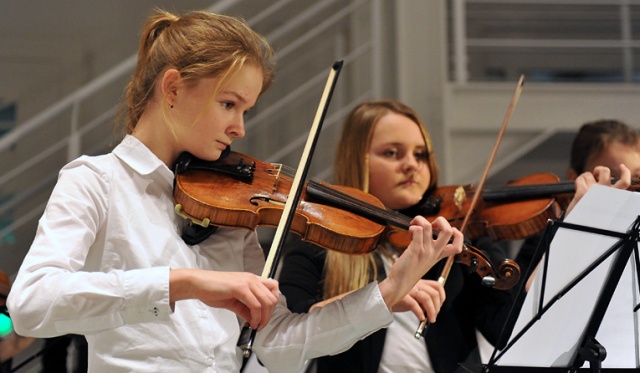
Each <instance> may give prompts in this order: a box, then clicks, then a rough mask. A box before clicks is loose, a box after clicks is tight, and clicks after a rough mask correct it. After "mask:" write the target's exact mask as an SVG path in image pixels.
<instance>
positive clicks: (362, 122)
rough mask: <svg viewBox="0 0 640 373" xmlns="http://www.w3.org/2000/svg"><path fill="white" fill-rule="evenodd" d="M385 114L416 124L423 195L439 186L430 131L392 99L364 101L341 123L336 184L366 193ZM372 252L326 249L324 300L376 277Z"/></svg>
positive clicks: (336, 162)
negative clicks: (424, 169)
mask: <svg viewBox="0 0 640 373" xmlns="http://www.w3.org/2000/svg"><path fill="white" fill-rule="evenodd" d="M388 113H397V114H400V115H404V116H406V117H407V118H409V119H411V120H412V121H413V122H415V123H416V124H417V125H418V127H420V131H421V132H422V136H423V137H424V141H425V144H426V146H427V152H428V160H427V164H428V167H429V171H430V172H431V181H430V183H429V186H428V188H427V191H426V193H425V195H428V194H429V193H431V192H432V191H433V190H435V189H436V188H437V186H438V166H437V163H436V160H435V156H434V153H433V146H432V144H431V138H430V136H429V132H428V131H427V128H426V127H425V125H424V123H423V122H422V121H421V120H420V117H419V116H418V114H417V113H416V112H415V111H414V110H413V109H411V108H410V107H408V106H407V105H404V104H402V103H400V102H397V101H394V100H387V99H385V100H375V101H367V102H363V103H361V104H359V105H357V106H356V107H355V108H353V109H352V110H351V112H350V113H349V115H347V118H346V119H345V121H344V125H343V127H342V134H341V136H340V140H339V142H338V149H337V152H336V158H335V160H336V161H335V163H334V172H335V177H336V184H338V185H345V186H350V187H354V188H358V189H360V190H363V191H365V192H368V190H369V165H368V161H367V159H368V156H367V155H368V153H369V146H370V144H371V137H372V135H373V129H374V127H375V124H376V123H377V122H378V121H379V120H380V118H382V117H383V116H385V115H386V114H388ZM374 255H375V254H373V253H369V254H364V255H349V254H343V253H339V252H336V251H331V250H329V251H328V252H327V257H326V259H325V267H324V268H325V274H324V278H325V281H324V290H323V291H324V298H325V299H328V298H331V297H333V296H336V295H339V294H342V293H345V292H348V291H351V290H356V289H359V288H361V287H363V286H365V285H366V284H367V283H369V282H370V281H371V280H372V279H375V278H376V277H377V275H378V274H377V266H376V265H375V258H374Z"/></svg>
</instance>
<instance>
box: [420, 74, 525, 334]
mask: <svg viewBox="0 0 640 373" xmlns="http://www.w3.org/2000/svg"><path fill="white" fill-rule="evenodd" d="M523 85H524V74H521V75H520V79H519V80H518V84H517V85H516V89H515V92H514V93H513V97H512V98H511V103H510V104H509V107H508V108H507V113H506V114H505V116H504V120H503V121H502V128H500V132H499V133H498V137H497V139H496V143H495V145H494V146H493V150H492V151H491V155H490V156H489V161H488V162H487V165H486V166H485V168H484V172H483V173H482V177H481V178H480V182H479V183H478V187H477V188H476V192H475V193H474V195H473V199H472V200H471V204H470V205H469V210H468V211H467V214H466V215H465V217H464V220H463V221H462V225H461V226H460V231H461V232H462V233H463V234H464V231H465V229H466V228H467V224H468V223H469V218H470V217H471V214H472V213H473V211H474V210H475V208H476V205H477V204H478V200H479V197H480V194H482V188H483V187H484V183H485V181H486V180H487V176H488V175H489V169H490V168H491V165H492V164H493V160H494V158H495V157H496V154H497V153H498V147H499V146H500V142H501V141H502V137H503V136H504V132H505V130H506V129H507V125H508V124H509V121H510V120H511V115H512V114H513V110H514V109H515V107H516V105H517V104H518V99H519V98H520V93H522V86H523ZM463 250H464V249H463ZM454 260H455V257H454V255H451V256H449V257H448V258H447V261H446V262H445V263H444V267H443V268H442V272H441V273H440V277H439V278H438V282H439V283H440V284H442V285H443V286H444V284H445V282H447V278H448V277H449V272H450V271H451V267H452V265H453V262H454ZM426 326H427V321H426V319H425V321H421V322H420V325H419V326H418V329H417V330H416V334H415V337H416V338H420V337H421V336H422V335H423V334H424V333H425V332H426Z"/></svg>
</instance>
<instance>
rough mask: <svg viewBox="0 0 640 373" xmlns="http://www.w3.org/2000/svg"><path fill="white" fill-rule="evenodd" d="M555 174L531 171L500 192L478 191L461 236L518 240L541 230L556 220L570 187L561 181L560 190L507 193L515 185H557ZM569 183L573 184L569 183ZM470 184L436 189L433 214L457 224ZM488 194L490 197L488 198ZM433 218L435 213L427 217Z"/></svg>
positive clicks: (468, 199)
mask: <svg viewBox="0 0 640 373" xmlns="http://www.w3.org/2000/svg"><path fill="white" fill-rule="evenodd" d="M559 182H560V180H559V178H558V177H557V176H556V175H553V174H549V173H545V174H534V175H529V176H525V177H522V178H520V179H517V180H514V181H511V182H509V183H507V186H506V187H505V188H504V189H501V190H502V191H503V193H502V194H497V193H495V192H493V191H492V190H491V189H487V190H485V191H484V192H483V193H482V196H481V198H480V202H479V203H478V204H477V206H476V208H475V209H474V211H471V216H470V219H469V221H468V224H467V227H466V230H465V232H464V233H465V237H468V238H470V239H472V240H473V239H477V238H479V237H486V236H489V237H490V238H491V239H492V240H494V241H501V240H519V239H523V238H527V237H531V236H533V235H535V234H537V233H539V232H541V231H542V230H543V229H544V227H545V226H546V224H547V221H548V220H549V219H558V218H559V217H560V216H561V215H562V212H563V211H564V209H565V208H566V206H567V205H568V203H569V200H570V197H571V194H573V192H572V190H570V191H568V192H567V191H565V190H566V189H567V186H566V184H563V185H562V187H563V188H564V189H562V190H561V191H563V193H554V194H550V193H544V194H542V193H541V195H532V194H526V193H520V194H519V195H518V194H514V193H508V191H509V188H511V187H515V186H529V187H532V188H535V187H536V186H539V187H543V186H548V185H560V183H559ZM570 186H573V184H570ZM475 192H476V191H475V188H474V187H473V186H471V185H465V186H448V187H442V188H438V189H437V190H436V191H435V192H434V193H433V195H432V197H431V198H433V199H438V200H441V201H442V202H441V204H440V205H441V206H442V207H441V208H440V209H439V210H438V211H437V215H441V216H444V217H445V218H446V219H447V220H449V222H450V223H451V225H453V226H455V227H459V226H460V224H461V223H462V221H463V220H464V218H465V216H466V215H467V213H468V212H469V204H470V202H471V199H472V196H473V194H474V193H475ZM488 196H491V197H492V198H488ZM431 217H432V218H435V216H431Z"/></svg>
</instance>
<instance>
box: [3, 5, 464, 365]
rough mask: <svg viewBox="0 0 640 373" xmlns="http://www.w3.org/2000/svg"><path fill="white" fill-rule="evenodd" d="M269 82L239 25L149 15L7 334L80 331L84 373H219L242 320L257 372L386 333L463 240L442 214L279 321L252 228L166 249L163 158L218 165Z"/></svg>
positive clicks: (59, 204) (167, 192)
mask: <svg viewBox="0 0 640 373" xmlns="http://www.w3.org/2000/svg"><path fill="white" fill-rule="evenodd" d="M272 78H273V59H272V49H271V47H270V46H269V45H268V43H267V42H266V41H265V39H264V38H263V37H261V36H260V35H258V34H256V33H255V32H254V31H252V30H251V29H250V28H249V27H248V26H247V25H246V24H245V23H244V22H243V21H241V20H239V19H236V18H232V17H226V16H223V15H217V14H212V13H207V12H191V13H188V14H184V15H181V16H178V15H174V14H171V13H167V12H164V11H157V12H156V13H155V14H153V15H152V16H151V17H150V18H149V19H148V21H147V22H146V24H145V26H144V29H143V31H142V35H141V40H140V48H139V52H138V63H137V66H136V68H135V71H134V73H133V76H132V78H131V80H130V82H129V84H128V86H127V89H126V100H125V101H126V114H127V117H126V133H127V134H126V136H125V137H124V139H123V140H122V141H121V142H120V143H119V144H118V145H117V147H116V148H115V149H114V150H113V151H112V152H111V153H109V154H106V155H101V156H95V157H89V156H83V157H80V158H79V159H77V160H74V161H72V162H71V163H69V164H68V165H66V166H65V167H64V168H63V169H62V170H61V172H60V175H59V179H58V182H57V185H56V187H55V189H54V191H53V193H52V195H51V198H50V200H49V202H48V204H47V207H46V209H45V212H44V215H43V216H42V218H41V220H40V222H39V226H38V230H37V233H36V237H35V240H34V242H33V244H32V246H31V248H30V250H29V253H28V254H27V256H26V258H25V259H24V262H23V264H22V266H21V268H20V271H19V273H18V276H17V279H16V281H15V283H14V287H13V291H12V292H11V294H10V296H9V299H8V302H7V304H8V307H9V309H10V311H11V316H12V318H13V321H14V324H15V329H16V331H17V332H18V333H20V334H23V335H30V336H36V337H52V336H57V335H64V334H83V335H85V336H86V338H87V341H88V345H89V371H92V372H98V371H104V372H121V371H122V372H125V371H126V372H130V371H136V372H160V371H163V372H176V371H180V372H213V371H215V372H233V371H238V370H239V367H240V364H241V350H240V349H239V348H238V347H237V342H238V337H239V334H240V326H241V325H242V322H243V321H247V322H249V323H250V325H251V327H252V328H253V329H257V330H259V331H258V333H257V336H256V339H255V341H254V347H253V350H254V351H255V353H256V356H257V357H258V358H259V359H260V361H261V362H262V363H264V364H265V365H266V367H267V368H268V369H269V370H270V371H273V372H295V371H297V370H298V369H299V367H300V366H302V365H303V363H304V361H305V360H307V359H311V358H314V357H317V356H321V355H326V354H333V353H337V352H339V351H341V350H345V349H347V348H349V347H350V346H351V345H352V344H353V343H355V342H356V341H357V340H359V339H361V338H363V337H364V336H366V335H368V334H370V333H372V332H373V331H375V330H377V329H379V328H381V327H384V326H387V325H388V324H389V323H390V322H391V321H392V320H393V315H392V313H391V312H390V309H393V308H394V307H396V306H397V304H398V303H400V302H401V301H402V300H403V297H405V295H406V294H407V293H409V292H410V291H411V290H414V289H416V286H415V285H416V283H417V282H418V280H419V279H420V277H421V276H422V274H423V273H425V272H426V271H427V270H429V269H430V268H431V267H432V265H433V264H435V263H436V262H438V261H439V260H440V259H442V258H443V257H446V256H449V255H452V254H455V253H458V252H460V250H461V248H462V241H463V237H462V234H461V233H460V232H459V231H458V230H457V229H454V228H452V227H451V226H450V225H449V223H448V222H447V221H446V220H445V219H444V218H438V219H436V220H435V221H433V222H432V223H429V222H428V221H427V220H426V219H424V218H422V217H416V218H415V219H414V220H413V221H412V223H411V228H410V230H411V233H412V242H411V244H410V245H409V247H408V248H407V250H405V251H404V253H403V254H402V255H401V256H400V257H399V258H398V259H397V261H396V262H395V265H394V266H393V267H392V268H391V269H390V271H389V274H388V276H387V278H386V279H384V280H383V281H380V282H375V283H371V284H369V285H367V286H365V287H363V288H362V289H359V290H358V291H357V292H354V293H353V294H350V295H349V296H346V297H344V298H343V299H342V301H340V302H335V303H334V304H332V305H328V306H326V307H324V308H323V310H321V312H315V313H313V314H307V315H295V314H291V313H290V312H289V310H288V309H287V308H286V305H285V301H284V299H283V297H281V296H280V293H279V288H278V282H276V280H274V279H268V278H263V277H261V276H259V275H256V274H257V273H260V272H261V271H262V267H263V265H264V255H263V251H262V249H261V248H260V246H259V243H258V239H257V236H256V232H255V231H252V230H245V229H231V228H220V229H218V230H217V231H216V232H215V233H214V234H213V235H212V236H210V237H209V238H207V239H206V240H204V241H202V242H201V243H199V244H195V245H192V246H190V245H187V244H186V243H185V242H184V241H183V240H182V239H181V231H182V228H183V226H184V225H185V224H186V222H185V221H184V220H183V219H182V218H180V217H178V216H177V215H176V214H175V212H174V206H173V199H172V188H173V181H174V174H173V172H172V167H173V165H174V163H175V162H176V159H177V158H178V156H179V155H180V154H181V153H182V152H189V153H191V154H193V155H194V156H196V157H198V158H201V159H204V160H210V161H213V160H216V159H218V158H219V157H220V156H221V153H222V151H223V150H224V149H225V148H227V147H228V146H229V145H230V144H231V143H232V141H234V140H236V139H240V138H242V137H243V136H244V135H245V127H244V119H243V117H244V114H245V113H246V112H247V111H248V110H249V109H251V108H252V107H253V106H254V105H255V103H256V100H257V99H258V97H259V96H260V94H261V93H263V92H264V91H265V90H266V89H267V88H268V87H269V85H270V84H271V81H272ZM211 193H215V190H212V191H211ZM363 314H365V315H367V317H366V318H364V317H361V316H362V315H363Z"/></svg>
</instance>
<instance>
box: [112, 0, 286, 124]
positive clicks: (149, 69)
mask: <svg viewBox="0 0 640 373" xmlns="http://www.w3.org/2000/svg"><path fill="white" fill-rule="evenodd" d="M273 54H274V53H273V49H272V48H271V46H270V45H269V43H268V42H267V41H266V39H265V38H264V37H262V36H261V35H259V34H257V33H256V32H255V31H253V30H252V29H251V28H250V27H249V26H248V25H247V24H246V22H244V21H243V20H242V19H240V18H235V17H230V16H225V15H220V14H215V13H210V12H205V11H194V12H190V13H186V14H184V15H181V16H178V15H174V14H172V13H169V12H166V11H163V10H159V9H158V10H156V11H155V12H154V14H153V15H151V16H150V17H149V19H148V20H147V22H146V23H145V25H144V27H143V29H142V35H141V37H140V46H139V50H138V62H137V65H136V68H135V71H134V73H133V75H132V77H131V79H130V81H129V83H128V84H127V87H126V91H125V98H124V105H123V106H124V108H123V109H122V111H124V113H122V112H121V114H120V116H124V117H125V119H124V122H125V131H126V133H128V134H130V133H132V132H133V130H134V129H135V127H136V125H137V122H138V120H139V119H140V117H141V116H142V113H143V112H144V110H145V108H146V107H147V104H148V102H149V100H150V98H151V97H153V93H154V88H155V84H156V81H157V79H158V77H159V76H161V74H162V72H163V71H165V70H166V69H168V68H175V69H177V70H178V71H179V72H180V75H181V77H182V78H183V79H184V81H185V82H187V83H189V82H195V81H196V80H198V79H202V78H218V77H219V78H221V79H220V82H219V83H221V82H222V81H223V80H225V79H226V78H227V77H229V76H230V75H231V74H232V73H233V71H237V70H239V69H240V68H242V66H244V65H245V64H255V66H257V67H260V68H261V69H262V75H263V82H262V91H261V93H262V92H264V91H266V90H267V89H268V88H269V86H270V85H271V83H272V82H273V77H274V74H275V72H274V70H275V68H274V66H275V61H274V57H273Z"/></svg>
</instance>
